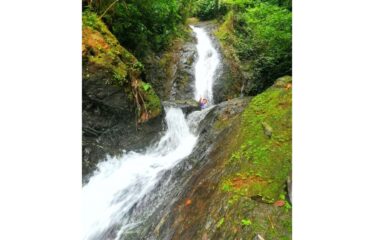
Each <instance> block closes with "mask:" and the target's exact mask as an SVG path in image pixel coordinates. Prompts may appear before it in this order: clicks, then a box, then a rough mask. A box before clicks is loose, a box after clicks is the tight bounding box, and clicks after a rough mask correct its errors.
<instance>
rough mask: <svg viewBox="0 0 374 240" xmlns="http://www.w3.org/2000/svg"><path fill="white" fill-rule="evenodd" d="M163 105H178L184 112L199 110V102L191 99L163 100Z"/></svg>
mask: <svg viewBox="0 0 374 240" xmlns="http://www.w3.org/2000/svg"><path fill="white" fill-rule="evenodd" d="M162 105H163V106H164V107H178V108H181V109H182V111H183V112H184V113H186V114H188V113H190V112H193V111H197V110H200V107H199V103H198V102H196V101H195V100H193V99H186V100H175V101H164V102H162Z"/></svg>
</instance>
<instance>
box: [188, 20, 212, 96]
mask: <svg viewBox="0 0 374 240" xmlns="http://www.w3.org/2000/svg"><path fill="white" fill-rule="evenodd" d="M191 28H192V30H193V31H194V32H195V33H196V37H197V45H196V47H197V54H198V60H197V62H196V66H195V100H197V101H198V100H199V99H200V98H206V99H207V100H208V103H213V81H214V77H215V73H216V70H217V68H218V65H219V56H218V52H217V51H216V49H215V48H214V47H213V44H212V41H211V40H210V38H209V36H208V33H207V32H206V31H205V30H204V29H203V28H199V27H194V26H191Z"/></svg>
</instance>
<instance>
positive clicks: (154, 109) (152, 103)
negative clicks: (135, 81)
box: [139, 82, 162, 118]
mask: <svg viewBox="0 0 374 240" xmlns="http://www.w3.org/2000/svg"><path fill="white" fill-rule="evenodd" d="M140 84H141V86H142V87H140V88H139V89H140V92H141V94H142V96H144V101H145V106H146V108H147V112H148V114H149V118H153V117H155V116H158V115H159V114H160V113H161V107H162V106H161V101H160V98H159V97H158V96H157V94H156V93H155V91H154V89H153V87H152V85H151V84H149V83H144V82H141V83H140ZM143 86H146V87H143Z"/></svg>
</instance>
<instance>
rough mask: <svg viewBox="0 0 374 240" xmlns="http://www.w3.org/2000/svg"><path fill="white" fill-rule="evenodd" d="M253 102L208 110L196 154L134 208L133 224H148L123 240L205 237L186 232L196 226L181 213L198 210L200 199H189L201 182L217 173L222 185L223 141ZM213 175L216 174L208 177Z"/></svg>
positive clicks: (164, 176)
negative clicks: (220, 161)
mask: <svg viewBox="0 0 374 240" xmlns="http://www.w3.org/2000/svg"><path fill="white" fill-rule="evenodd" d="M249 100H250V99H249V98H242V99H234V100H231V101H227V102H223V103H220V104H218V105H216V106H213V107H211V108H210V109H205V110H204V111H206V116H205V118H204V119H203V120H202V121H201V122H200V123H199V128H198V130H197V131H198V132H197V133H198V134H199V140H198V143H197V145H196V147H195V149H194V151H193V153H192V154H191V155H190V156H188V157H187V159H184V160H183V161H181V162H180V163H179V164H178V165H177V166H175V167H174V168H173V169H170V170H168V171H165V172H164V173H162V176H161V180H160V183H159V185H158V186H156V188H155V189H154V190H153V191H152V192H151V193H150V194H148V195H147V196H145V198H144V199H143V200H142V201H141V202H139V203H138V204H137V205H136V206H134V207H133V210H132V212H131V218H130V222H138V221H139V220H141V219H147V220H146V221H145V222H142V223H140V224H139V225H137V226H135V227H134V228H133V229H131V230H129V231H128V232H127V233H126V234H125V235H124V236H123V238H122V239H131V240H132V239H134V240H135V239H201V236H200V238H197V235H196V232H195V231H191V229H188V231H187V228H185V227H187V226H188V224H187V223H191V224H192V223H193V222H192V221H190V220H186V219H184V218H181V215H180V213H179V210H178V209H180V208H187V209H190V210H191V211H193V209H195V210H196V204H197V205H199V204H200V203H199V202H195V201H196V199H197V198H195V197H193V198H191V200H189V199H190V198H189V197H188V196H189V195H190V194H191V191H194V190H193V189H194V188H196V187H198V186H202V185H201V184H202V182H200V181H201V179H202V178H209V176H210V175H211V173H214V174H213V175H214V177H213V179H214V181H215V183H218V181H219V179H220V173H219V171H217V169H215V166H216V165H217V164H218V163H219V161H218V158H219V156H220V155H222V154H223V155H225V154H227V153H225V151H223V149H221V148H222V146H221V144H222V141H225V138H226V137H229V136H231V134H232V131H233V129H234V128H233V126H234V125H235V122H236V120H235V119H237V116H239V115H240V113H241V112H242V111H243V109H244V107H245V106H246V105H247V104H248V102H249ZM191 114H193V113H191ZM223 119H225V120H228V122H227V124H225V126H221V125H219V124H218V122H219V121H221V120H223ZM210 171H213V172H211V173H208V172H210ZM205 190H206V191H205ZM205 190H203V191H202V192H201V194H204V196H205V197H206V198H207V199H208V198H209V196H210V194H211V193H212V190H213V189H205ZM166 199H167V200H166ZM145 209H147V210H146V211H145ZM146 212H148V213H146ZM147 214H150V215H147ZM200 214H201V213H200ZM205 215H206V212H205ZM145 216H147V217H145ZM196 216H198V215H196ZM199 216H200V215H199ZM200 217H201V216H200ZM191 220H192V219H191ZM194 226H195V228H198V226H200V227H202V226H203V225H198V224H196V225H195V224H194ZM215 239H217V238H215Z"/></svg>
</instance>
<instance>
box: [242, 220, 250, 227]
mask: <svg viewBox="0 0 374 240" xmlns="http://www.w3.org/2000/svg"><path fill="white" fill-rule="evenodd" d="M242 225H244V226H248V225H252V222H251V220H249V219H242Z"/></svg>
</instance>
